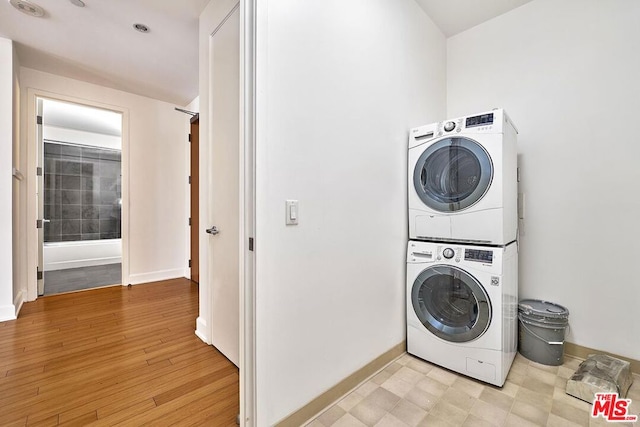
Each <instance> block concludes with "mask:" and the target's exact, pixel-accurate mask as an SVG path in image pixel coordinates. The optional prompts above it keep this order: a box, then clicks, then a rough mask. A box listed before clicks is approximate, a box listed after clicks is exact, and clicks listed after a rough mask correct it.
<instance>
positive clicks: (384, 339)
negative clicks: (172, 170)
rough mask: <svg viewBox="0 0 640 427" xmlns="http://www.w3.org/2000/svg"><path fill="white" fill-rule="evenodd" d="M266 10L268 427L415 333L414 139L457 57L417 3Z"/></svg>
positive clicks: (260, 298) (260, 364) (260, 264)
mask: <svg viewBox="0 0 640 427" xmlns="http://www.w3.org/2000/svg"><path fill="white" fill-rule="evenodd" d="M259 8H260V9H259V10H258V22H257V28H258V35H257V37H258V56H257V67H258V72H257V73H258V75H257V81H258V86H257V93H258V99H257V105H258V106H257V120H258V125H257V126H258V127H257V148H256V150H257V157H256V162H257V171H256V174H257V175H256V181H257V207H256V208H257V212H256V221H257V226H256V227H257V230H256V232H257V233H256V249H257V252H256V257H257V260H256V287H257V294H256V304H257V306H256V327H257V331H256V334H257V342H256V351H257V393H258V394H257V402H258V403H257V404H258V418H257V425H272V424H273V423H275V422H277V421H278V420H281V419H282V418H283V417H285V416H287V415H288V414H290V413H291V412H293V411H295V410H297V409H299V408H300V407H302V406H303V405H305V404H306V403H308V402H309V401H310V400H312V399H313V398H315V397H316V396H318V395H319V394H321V393H322V392H324V391H325V390H327V389H328V388H330V387H332V386H334V385H335V384H336V383H338V382H339V381H341V380H342V379H344V378H345V377H347V376H348V375H350V374H352V373H353V372H354V371H356V370H357V369H359V368H361V367H363V366H364V365H365V364H367V363H368V362H370V361H372V360H373V359H374V358H376V357H378V356H379V355H381V354H382V353H384V352H385V351H387V350H389V349H391V348H392V347H393V346H395V345H397V344H398V343H401V342H402V341H403V340H404V339H405V309H404V305H405V304H404V295H405V282H404V281H405V272H404V270H405V251H406V242H407V219H406V217H407V213H406V156H407V137H408V130H409V128H411V127H413V126H417V125H422V124H425V123H429V122H433V121H435V120H439V119H442V118H443V117H444V106H445V73H446V71H445V59H446V58H445V53H446V52H445V39H444V36H443V35H442V34H441V32H440V31H439V30H438V29H437V28H436V27H435V25H434V24H433V23H432V21H431V20H430V19H429V18H428V17H427V16H426V15H425V14H424V12H423V11H422V10H421V9H420V8H419V7H418V5H417V4H416V3H415V2H414V1H413V0H354V1H349V2H343V1H338V0H330V1H324V2H298V1H293V0H290V1H279V2H269V3H268V4H265V3H262V4H260V5H259ZM286 199H297V200H299V202H300V223H299V225H297V226H285V200H286Z"/></svg>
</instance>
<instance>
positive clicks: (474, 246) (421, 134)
mask: <svg viewBox="0 0 640 427" xmlns="http://www.w3.org/2000/svg"><path fill="white" fill-rule="evenodd" d="M516 139H517V130H516V128H515V126H514V125H513V123H512V122H511V120H510V119H509V117H508V116H507V114H506V113H505V112H504V110H502V109H496V110H492V111H489V112H484V113H481V114H475V115H472V116H467V117H461V118H457V119H453V120H446V121H444V122H440V123H434V124H431V125H427V126H421V127H418V128H415V129H412V130H411V133H410V136H409V163H408V164H409V167H408V172H409V176H408V178H409V182H408V183H409V185H408V187H409V195H408V201H409V239H410V240H409V243H408V250H407V350H408V352H409V353H411V354H413V355H415V356H417V357H420V358H422V359H424V360H427V361H429V362H432V363H435V364H437V365H440V366H443V367H445V368H448V369H451V370H453V371H456V372H459V373H461V374H464V375H467V376H470V377H473V378H476V379H479V380H482V381H484V382H487V383H490V384H495V385H498V386H502V385H503V384H504V382H505V380H506V377H507V373H508V372H509V368H510V367H511V363H512V362H513V359H514V357H515V354H516V348H517V328H518V324H517V304H518V250H517V243H516V238H517V224H518V213H517V204H518V201H517V197H518V196H517V151H516Z"/></svg>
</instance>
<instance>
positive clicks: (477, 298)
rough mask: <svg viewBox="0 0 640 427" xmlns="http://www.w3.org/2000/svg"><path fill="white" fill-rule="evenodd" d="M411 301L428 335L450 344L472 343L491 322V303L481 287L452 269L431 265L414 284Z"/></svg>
mask: <svg viewBox="0 0 640 427" xmlns="http://www.w3.org/2000/svg"><path fill="white" fill-rule="evenodd" d="M411 302H412V305H413V310H414V311H415V313H416V315H417V316H418V319H420V321H421V322H422V324H423V325H424V326H425V327H426V328H427V329H428V330H429V331H431V333H433V334H434V335H436V336H437V337H439V338H442V339H443V340H446V341H451V342H467V341H472V340H474V339H476V338H478V337H480V336H481V335H482V334H484V333H485V331H486V330H487V328H488V327H489V324H490V323H491V303H490V301H489V296H488V295H487V293H486V292H485V290H484V288H483V287H482V285H481V284H480V283H479V282H478V281H477V280H476V279H475V278H474V277H473V276H471V275H470V274H469V273H467V272H466V271H464V270H461V269H459V268H456V267H452V266H446V265H444V266H443V265H441V266H434V267H430V268H427V269H426V270H424V271H422V273H420V274H419V275H418V277H417V278H416V280H415V282H413V287H412V289H411Z"/></svg>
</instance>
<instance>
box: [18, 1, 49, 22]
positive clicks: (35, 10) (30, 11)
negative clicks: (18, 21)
mask: <svg viewBox="0 0 640 427" xmlns="http://www.w3.org/2000/svg"><path fill="white" fill-rule="evenodd" d="M9 3H11V6H13V7H15V8H16V9H18V10H19V11H20V12H22V13H26V14H27V15H30V16H35V17H37V18H39V17H41V16H44V9H43V8H41V7H40V6H38V5H37V4H34V3H31V2H28V1H27V0H9Z"/></svg>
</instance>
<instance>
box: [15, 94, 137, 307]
mask: <svg viewBox="0 0 640 427" xmlns="http://www.w3.org/2000/svg"><path fill="white" fill-rule="evenodd" d="M37 98H43V99H50V100H52V101H62V102H71V103H74V104H78V105H85V106H87V107H93V108H100V109H103V110H109V111H114V112H116V113H120V114H121V116H122V172H121V173H122V224H121V234H122V286H126V284H128V283H129V110H128V109H127V108H123V107H118V106H114V105H109V104H104V103H101V102H98V101H93V100H87V99H81V98H76V97H73V96H68V95H62V94H59V93H53V92H48V91H44V90H40V89H34V88H27V108H26V114H27V117H26V119H27V120H26V122H27V179H26V180H27V301H34V300H36V299H37V298H38V281H37V277H36V269H37V268H38V245H39V243H38V230H37V229H36V227H35V226H36V220H37V219H38V218H37V215H38V210H37V203H38V200H37V196H36V192H37V184H38V180H37V176H36V165H37V153H38V152H37V143H38V141H37V139H38V138H37V125H36V116H37V113H36V112H37V109H36V107H37V104H36V102H37ZM45 286H46V284H45Z"/></svg>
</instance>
